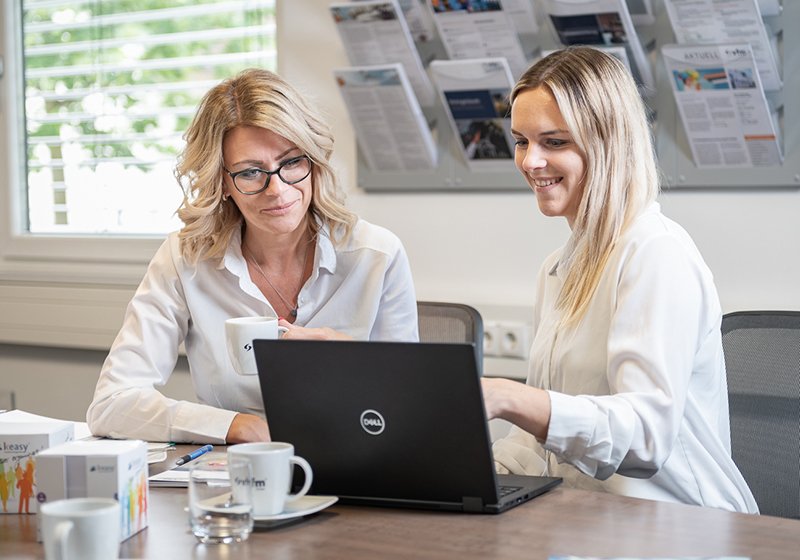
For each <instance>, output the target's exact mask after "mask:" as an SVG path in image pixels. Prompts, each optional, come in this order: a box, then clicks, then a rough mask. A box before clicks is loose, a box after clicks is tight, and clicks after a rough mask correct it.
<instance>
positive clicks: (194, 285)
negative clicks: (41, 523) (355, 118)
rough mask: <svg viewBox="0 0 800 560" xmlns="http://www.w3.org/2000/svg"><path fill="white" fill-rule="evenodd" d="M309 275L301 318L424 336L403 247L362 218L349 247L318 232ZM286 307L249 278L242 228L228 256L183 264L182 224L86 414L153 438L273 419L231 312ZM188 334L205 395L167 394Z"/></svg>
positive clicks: (188, 438) (106, 428)
mask: <svg viewBox="0 0 800 560" xmlns="http://www.w3.org/2000/svg"><path fill="white" fill-rule="evenodd" d="M314 259H315V260H314V267H313V270H312V274H311V277H310V278H309V279H308V281H307V282H306V283H305V285H304V286H303V287H302V289H301V290H300V293H299V295H298V305H299V308H298V312H297V318H296V320H295V324H296V325H298V326H303V327H330V328H332V329H335V330H337V331H340V332H343V333H346V334H348V335H350V336H352V337H353V338H355V339H360V340H385V341H392V340H396V341H417V340H418V332H417V307H416V296H415V293H414V283H413V280H412V277H411V270H410V267H409V263H408V258H407V256H406V253H405V250H404V249H403V246H402V244H401V242H400V240H399V239H398V238H397V237H396V236H395V235H394V234H393V233H391V232H389V231H388V230H386V229H384V228H381V227H378V226H375V225H372V224H370V223H368V222H366V221H364V220H359V221H358V223H357V224H356V226H355V228H354V231H353V234H352V236H351V238H350V239H349V240H348V242H347V243H346V245H344V246H342V247H338V248H334V245H333V243H332V242H331V240H330V238H329V232H328V231H327V230H325V229H322V230H321V231H320V234H319V235H318V236H317V245H316V252H315V255H314ZM256 315H262V316H272V317H274V316H277V314H276V313H275V310H274V309H273V308H272V306H271V305H270V303H269V301H267V299H266V298H265V297H264V295H263V294H262V293H261V291H260V290H259V289H258V287H256V285H255V284H254V283H253V281H252V280H251V278H250V275H249V273H248V269H247V263H246V261H245V259H244V258H243V256H242V252H241V236H240V234H239V233H237V234H236V235H235V236H234V237H233V239H232V240H231V243H230V246H229V247H228V250H227V252H226V253H225V256H224V257H223V258H222V259H213V260H201V261H199V262H198V263H197V264H196V265H190V264H189V263H187V262H186V261H184V259H183V257H182V256H181V254H180V251H179V247H178V236H177V233H173V234H171V235H170V236H169V237H168V238H167V239H166V241H165V242H164V243H163V244H162V245H161V247H160V248H159V250H158V251H157V253H156V255H155V256H154V257H153V259H152V261H151V262H150V265H149V267H148V270H147V273H146V274H145V277H144V279H143V280H142V282H141V284H140V285H139V288H138V289H137V291H136V293H135V295H134V297H133V299H132V300H131V302H130V303H129V305H128V308H127V311H126V314H125V319H124V322H123V326H122V329H121V330H120V332H119V334H118V335H117V338H116V340H115V341H114V344H113V346H112V347H111V351H110V353H109V355H108V357H107V358H106V361H105V363H104V364H103V368H102V371H101V373H100V379H99V381H98V383H97V388H96V389H95V395H94V400H93V401H92V403H91V405H90V406H89V410H88V412H87V415H86V419H87V421H88V423H89V427H90V428H91V430H92V433H94V434H96V435H103V436H110V437H119V438H139V439H144V440H149V441H175V442H193V441H196V442H211V443H224V442H225V435H226V434H227V432H228V428H229V427H230V424H231V422H232V421H233V418H234V416H235V415H236V413H237V412H246V413H252V414H258V415H261V416H262V417H263V416H264V405H263V402H262V399H261V392H260V388H259V383H258V377H257V376H243V375H238V374H237V373H236V372H235V370H234V369H233V366H232V365H231V362H230V359H229V357H228V353H227V350H226V348H225V335H224V324H225V320H226V319H228V318H231V317H240V316H256ZM181 343H183V344H184V346H185V349H186V356H187V358H188V362H189V369H190V371H191V377H192V383H193V385H194V390H195V392H196V394H197V398H198V400H199V401H200V403H202V404H197V403H192V402H187V401H177V400H174V399H171V398H167V397H166V396H164V395H163V394H161V393H160V392H159V391H158V389H157V388H158V387H160V386H162V385H164V384H165V383H166V382H167V380H168V379H169V377H170V375H171V374H172V371H173V369H174V367H175V364H176V361H177V358H178V348H179V346H180V344H181Z"/></svg>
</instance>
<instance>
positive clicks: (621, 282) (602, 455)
mask: <svg viewBox="0 0 800 560" xmlns="http://www.w3.org/2000/svg"><path fill="white" fill-rule="evenodd" d="M562 254H563V248H562V249H561V250H559V251H557V252H556V253H554V254H553V255H551V256H550V257H549V258H548V259H547V260H546V261H545V263H544V265H543V267H542V270H541V272H540V274H539V280H538V286H537V294H536V305H535V308H534V324H533V328H534V333H535V334H534V341H533V345H532V347H531V354H530V369H529V376H528V384H529V385H532V386H534V387H540V388H544V389H547V390H549V395H550V399H551V404H552V413H551V418H550V427H549V432H548V435H547V441H545V442H544V443H543V444H541V445H540V444H539V443H538V442H537V441H536V439H535V438H534V437H533V436H532V435H531V434H528V433H527V432H524V431H523V430H521V429H519V428H516V427H514V428H512V432H511V433H510V434H509V435H508V436H507V437H506V438H505V439H502V440H500V441H498V442H497V443H496V444H495V446H494V452H495V459H496V461H497V462H498V464H499V465H498V466H499V467H500V470H505V469H508V470H509V471H511V472H515V473H526V474H542V473H545V472H546V473H548V474H550V475H554V476H562V477H564V480H565V483H566V484H568V485H570V486H575V487H581V488H588V489H593V490H605V491H608V492H613V493H616V494H622V495H627V496H634V497H641V498H649V499H656V500H664V501H671V502H680V503H686V504H697V505H703V506H711V507H718V508H723V509H728V510H733V511H742V512H753V513H755V512H757V511H758V507H757V505H756V502H755V500H754V498H753V495H752V494H751V492H750V490H749V488H748V487H747V484H746V482H745V481H744V479H743V478H742V475H741V474H740V473H739V470H738V469H737V467H736V465H735V464H734V463H733V460H732V459H731V446H730V427H729V418H728V395H727V382H726V377H725V361H724V355H723V350H722V338H721V333H720V323H721V319H722V311H721V307H720V303H719V297H718V295H717V291H716V288H715V286H714V282H713V278H712V275H711V271H710V270H709V269H708V267H707V266H706V264H705V262H704V261H703V259H702V257H701V256H700V253H699V252H698V250H697V248H696V246H695V245H694V243H693V242H692V240H691V238H690V237H689V235H688V234H687V233H686V231H684V230H683V229H682V228H681V227H680V226H679V225H677V224H676V223H674V222H672V221H671V220H669V219H667V218H666V217H665V216H664V215H663V214H661V211H660V207H659V205H658V204H655V203H654V204H653V205H652V206H651V207H650V208H649V209H648V210H647V211H646V212H645V213H644V214H643V215H642V216H640V217H639V218H637V219H636V220H635V221H634V223H633V224H632V226H631V227H630V228H629V229H628V231H627V232H625V233H624V235H623V236H622V238H621V239H620V241H619V243H618V245H617V247H616V248H615V249H614V250H613V252H612V254H611V256H610V259H609V261H608V263H607V264H606V267H605V269H604V271H603V273H602V277H601V279H600V282H599V284H598V286H597V291H596V292H595V293H594V295H593V296H592V299H591V302H590V304H589V307H588V310H587V312H586V315H585V317H584V319H583V320H582V321H581V323H580V324H579V325H578V326H577V327H576V328H573V329H570V330H567V331H561V332H557V329H556V325H557V324H558V321H559V319H560V317H561V311H559V310H557V309H556V300H557V297H558V294H559V291H560V289H561V286H562V284H563V280H564V272H565V271H564V266H563V264H560V261H561V260H562Z"/></svg>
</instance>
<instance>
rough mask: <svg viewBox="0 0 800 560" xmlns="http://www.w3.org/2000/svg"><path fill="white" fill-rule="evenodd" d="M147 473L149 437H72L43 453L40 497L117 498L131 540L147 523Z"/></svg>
mask: <svg viewBox="0 0 800 560" xmlns="http://www.w3.org/2000/svg"><path fill="white" fill-rule="evenodd" d="M147 474H148V472H147V444H146V443H145V442H143V441H138V440H90V441H83V440H81V441H71V442H68V443H65V444H63V445H58V446H56V447H52V448H50V449H47V450H46V451H43V452H42V453H40V454H39V456H38V472H37V476H38V477H39V478H38V485H39V486H38V490H39V491H38V493H37V499H38V500H39V502H40V503H43V502H52V501H55V500H62V499H65V498H84V497H87V498H114V499H115V500H117V501H119V503H120V506H122V508H121V509H122V515H121V516H120V523H121V524H122V531H121V535H122V540H125V539H127V538H128V537H131V536H132V535H135V534H136V533H138V532H139V531H141V530H142V529H144V528H145V527H147V504H148V487H147Z"/></svg>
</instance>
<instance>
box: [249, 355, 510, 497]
mask: <svg viewBox="0 0 800 560" xmlns="http://www.w3.org/2000/svg"><path fill="white" fill-rule="evenodd" d="M254 348H255V354H256V362H257V365H258V375H259V380H260V382H261V392H262V396H263V398H264V406H265V410H266V415H267V421H268V423H269V426H270V432H271V435H272V438H273V440H275V441H285V442H289V443H292V444H294V446H295V453H296V454H297V455H300V456H301V457H304V458H305V459H306V460H308V461H309V463H310V464H311V466H312V468H313V470H314V482H313V485H312V490H311V491H312V492H313V493H317V494H334V495H338V496H341V497H354V498H363V499H366V500H367V501H368V500H369V499H378V500H382V501H389V502H391V501H392V500H399V501H418V502H446V503H462V502H463V501H464V500H465V499H475V498H479V499H480V500H482V501H483V503H495V502H496V501H497V485H496V479H495V474H494V463H493V460H492V455H491V442H490V438H489V432H488V429H487V424H486V417H485V412H484V408H483V397H482V393H481V387H480V380H479V376H478V371H477V368H476V364H475V352H474V348H473V346H472V345H470V344H421V343H398V342H363V341H292V340H256V341H255V342H254Z"/></svg>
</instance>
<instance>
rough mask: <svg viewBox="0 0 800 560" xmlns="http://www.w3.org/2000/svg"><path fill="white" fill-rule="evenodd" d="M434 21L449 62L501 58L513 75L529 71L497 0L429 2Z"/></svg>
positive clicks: (519, 44) (503, 10) (507, 15)
mask: <svg viewBox="0 0 800 560" xmlns="http://www.w3.org/2000/svg"><path fill="white" fill-rule="evenodd" d="M429 2H430V5H431V9H432V10H433V21H434V23H436V28H437V29H438V30H439V36H440V37H441V38H442V42H443V43H444V47H445V50H446V51H447V56H448V58H450V59H451V60H464V59H476V58H493V57H504V58H505V59H506V60H507V61H508V65H509V67H510V68H511V72H512V75H514V76H519V75H520V74H522V73H523V72H524V71H525V70H526V69H527V68H528V58H527V57H526V55H525V52H524V51H523V49H522V43H521V42H520V40H519V36H518V35H517V34H516V33H509V29H516V28H515V25H514V22H513V20H512V19H511V18H510V16H509V13H508V11H507V10H506V9H504V7H503V6H504V4H502V5H501V4H500V2H499V0H494V1H479V0H465V1H462V2H449V1H439V0H429Z"/></svg>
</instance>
